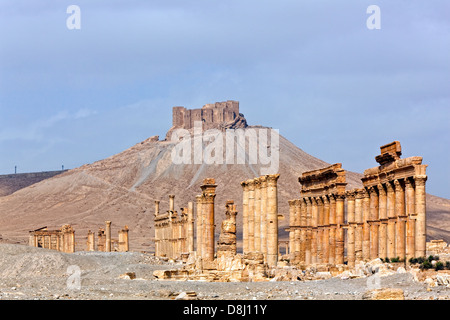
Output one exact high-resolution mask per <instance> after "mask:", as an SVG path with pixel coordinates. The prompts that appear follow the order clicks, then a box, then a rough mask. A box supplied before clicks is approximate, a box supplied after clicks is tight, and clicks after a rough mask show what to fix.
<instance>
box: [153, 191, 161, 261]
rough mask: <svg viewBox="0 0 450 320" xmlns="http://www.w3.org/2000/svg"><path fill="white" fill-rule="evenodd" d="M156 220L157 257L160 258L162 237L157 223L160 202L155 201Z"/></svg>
mask: <svg viewBox="0 0 450 320" xmlns="http://www.w3.org/2000/svg"><path fill="white" fill-rule="evenodd" d="M153 215H154V218H155V222H154V228H155V256H157V257H158V256H160V255H161V249H160V246H161V243H160V241H161V239H160V235H159V231H160V230H159V227H158V223H157V222H156V217H157V216H158V215H159V200H155V213H154V214H153Z"/></svg>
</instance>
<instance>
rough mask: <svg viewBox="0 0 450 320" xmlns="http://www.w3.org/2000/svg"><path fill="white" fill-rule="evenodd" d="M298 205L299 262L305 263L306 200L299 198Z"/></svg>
mask: <svg viewBox="0 0 450 320" xmlns="http://www.w3.org/2000/svg"><path fill="white" fill-rule="evenodd" d="M298 202H299V205H300V228H301V229H300V262H301V263H305V261H306V260H305V253H306V230H307V222H306V216H307V213H306V202H305V199H299V201H298Z"/></svg>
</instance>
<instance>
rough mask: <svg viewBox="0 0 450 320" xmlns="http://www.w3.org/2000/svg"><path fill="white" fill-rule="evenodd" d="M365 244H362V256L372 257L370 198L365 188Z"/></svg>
mask: <svg viewBox="0 0 450 320" xmlns="http://www.w3.org/2000/svg"><path fill="white" fill-rule="evenodd" d="M362 209H363V245H362V256H363V260H369V259H370V227H369V223H368V221H369V220H370V200H369V193H368V192H367V190H364V193H363V203H362Z"/></svg>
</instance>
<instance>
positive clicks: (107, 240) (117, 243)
mask: <svg viewBox="0 0 450 320" xmlns="http://www.w3.org/2000/svg"><path fill="white" fill-rule="evenodd" d="M105 223H106V231H105V229H103V228H100V229H99V231H98V241H97V251H105V252H111V251H120V252H126V251H128V250H129V240H128V231H129V230H128V226H125V227H124V228H123V229H121V230H119V239H118V240H117V239H111V221H106V222H105ZM29 233H30V235H29V245H30V246H33V247H40V248H45V249H52V250H57V251H62V252H66V253H73V252H75V230H74V229H73V228H72V226H71V225H69V224H65V225H63V226H62V227H61V228H60V229H58V230H48V229H47V227H42V228H39V229H36V230H33V231H30V232H29ZM86 250H87V251H96V250H95V234H94V233H93V232H91V230H89V231H88V235H87V241H86Z"/></svg>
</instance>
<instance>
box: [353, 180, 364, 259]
mask: <svg viewBox="0 0 450 320" xmlns="http://www.w3.org/2000/svg"><path fill="white" fill-rule="evenodd" d="M362 207H363V192H362V190H361V189H358V190H357V191H356V194H355V222H356V225H355V228H356V229H355V262H359V261H362V243H363V230H362V229H363V208H362Z"/></svg>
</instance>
